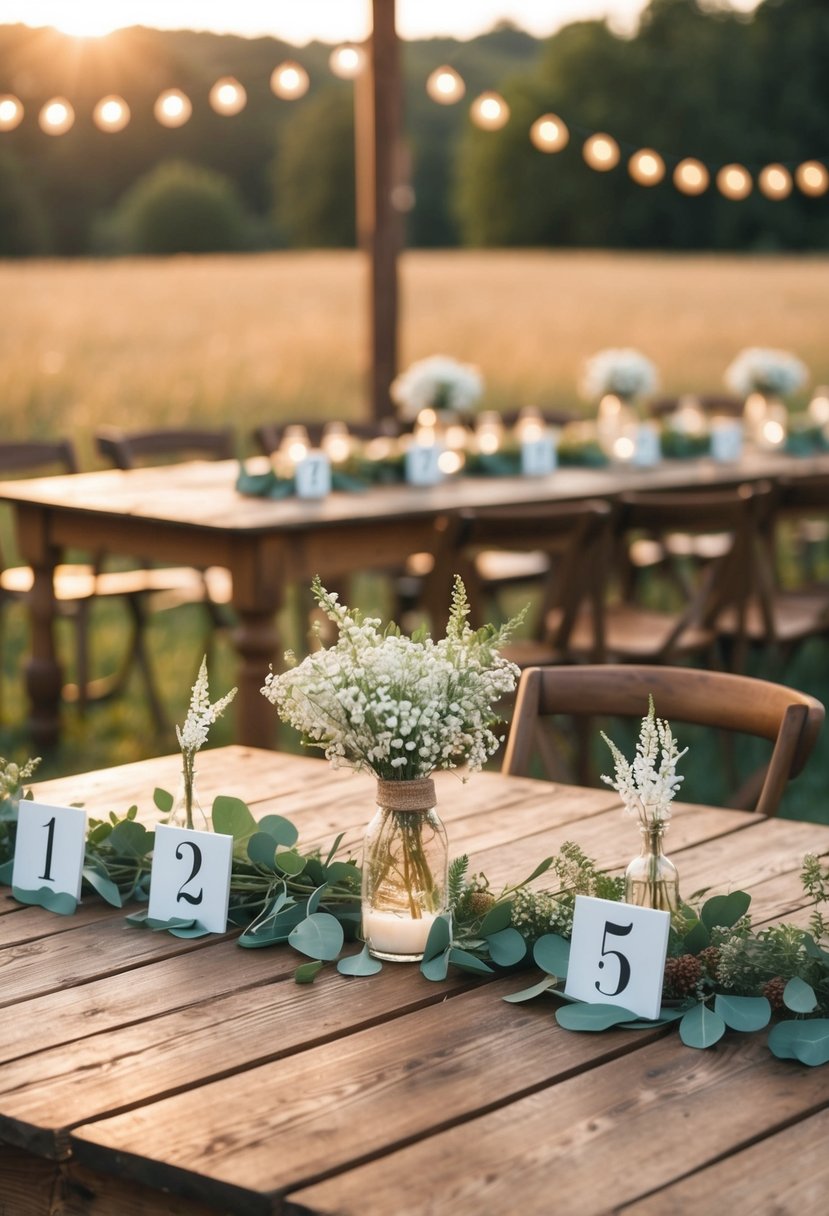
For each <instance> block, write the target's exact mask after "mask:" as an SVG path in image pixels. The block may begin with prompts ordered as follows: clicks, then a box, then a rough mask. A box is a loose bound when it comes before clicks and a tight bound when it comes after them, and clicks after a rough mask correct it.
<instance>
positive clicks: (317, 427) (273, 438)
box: [253, 418, 400, 456]
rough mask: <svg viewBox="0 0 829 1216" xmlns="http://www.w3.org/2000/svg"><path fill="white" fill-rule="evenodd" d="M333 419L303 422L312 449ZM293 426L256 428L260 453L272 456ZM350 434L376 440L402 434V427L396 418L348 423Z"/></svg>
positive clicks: (273, 424)
mask: <svg viewBox="0 0 829 1216" xmlns="http://www.w3.org/2000/svg"><path fill="white" fill-rule="evenodd" d="M330 421H331V419H327V418H321V419H320V418H316V419H311V420H310V421H307V422H303V423H302V424H301V425H302V426H304V427H305V430H306V431H307V433H308V438H309V440H310V442H311V446H312V447H315V448H316V447H319V445H320V442H321V441H322V437H323V434H324V433H325V428H326V427H327V426H328V424H329V422H330ZM291 425H293V424H292V423H291V422H290V421H282V422H263V423H261V424H260V425H259V426H258V427H256V428H255V430H254V432H253V438H254V440H255V441H256V444H257V445H258V447H259V449H260V451H262V452H263V453H264V454H265V455H266V456H270V455H271V454H272V453H273V452H275V451H276V450H277V448H278V447H279V445H280V443H281V442H282V437H283V435H284V434H285V430H286V428H287V427H289V426H291ZM345 425H346V426H347V427H348V433H349V434H350V435H353V436H354V437H355V438H357V439H376V438H377V437H378V436H382V435H387V436H395V435H398V434H399V433H400V426H399V424H398V422H397V420H396V419H395V418H381V419H380V420H379V421H374V422H348V421H346V423H345Z"/></svg>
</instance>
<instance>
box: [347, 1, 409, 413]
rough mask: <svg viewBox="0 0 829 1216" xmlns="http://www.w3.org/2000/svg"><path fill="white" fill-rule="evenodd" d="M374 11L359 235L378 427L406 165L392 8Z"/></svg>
mask: <svg viewBox="0 0 829 1216" xmlns="http://www.w3.org/2000/svg"><path fill="white" fill-rule="evenodd" d="M372 9H373V26H372V33H371V38H370V40H369V56H368V64H367V70H366V71H365V72H364V73H363V77H362V79H361V78H358V80H357V82H356V84H357V96H356V98H355V122H356V127H357V153H358V154H357V227H358V238H359V242H360V246H361V248H362V249H364V250H365V251H366V252H367V253H368V257H369V266H370V287H369V328H370V336H369V357H370V363H369V369H370V371H369V399H370V406H371V415H372V417H373V418H375V419H377V420H380V419H382V418H385V417H388V416H389V415H390V414H391V413H393V409H392V404H391V401H390V398H389V385H390V384H391V382H392V380H393V379H394V377H395V376H396V374H397V327H398V281H397V260H398V256H399V254H400V251H401V249H402V245H403V224H402V218H401V214H400V212H399V210H398V209H397V207H396V206H395V187H396V186H398V185H399V184H400V183H399V173H400V168H401V163H402V160H401V156H400V138H401V123H402V109H403V95H402V87H401V79H400V48H399V43H398V40H397V30H396V28H395V0H372Z"/></svg>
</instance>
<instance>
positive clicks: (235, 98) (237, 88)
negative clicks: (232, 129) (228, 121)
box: [209, 76, 248, 116]
mask: <svg viewBox="0 0 829 1216" xmlns="http://www.w3.org/2000/svg"><path fill="white" fill-rule="evenodd" d="M209 100H210V104H211V106H212V107H213V109H214V110H215V111H216V113H217V114H226V115H228V116H231V115H233V114H238V113H239V112H240V111H241V110H244V108H245V106H246V105H247V101H248V95H247V93H246V92H245V90H244V88H243V87H242V85H240V84H239V81H238V80H235V79H234V78H233V77H232V76H222V78H221V80H217V81H216V83H215V84H214V85H213V88H212V89H211V90H210V96H209Z"/></svg>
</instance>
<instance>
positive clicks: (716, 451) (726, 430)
mask: <svg viewBox="0 0 829 1216" xmlns="http://www.w3.org/2000/svg"><path fill="white" fill-rule="evenodd" d="M742 454H743V424H742V422H740V420H739V419H738V418H716V419H715V420H714V421H713V422H712V423H711V455H712V457H713V459H714V460H717V461H720V462H722V463H723V464H732V463H734V462H735V461H737V460H739V459H740V457H741V456H742Z"/></svg>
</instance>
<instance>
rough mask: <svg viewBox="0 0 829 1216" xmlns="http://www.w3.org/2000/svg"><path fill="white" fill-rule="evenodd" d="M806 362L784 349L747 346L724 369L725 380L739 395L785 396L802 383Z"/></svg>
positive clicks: (806, 378) (805, 376) (806, 376)
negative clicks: (765, 394)
mask: <svg viewBox="0 0 829 1216" xmlns="http://www.w3.org/2000/svg"><path fill="white" fill-rule="evenodd" d="M808 378H809V373H808V371H807V369H806V365H805V364H804V363H802V362H801V361H800V359H798V358H797V357H796V356H795V355H792V354H790V353H789V352H788V351H785V350H771V349H768V348H765V347H760V346H749V347H746V349H745V350H741V351H740V353H739V354H738V355H737V357H736V358H735V359H734V361H733V362H732V363H730V364H729V365H728V367H727V368H726V371H725V383H726V384H727V385H728V387H729V388H730V389H731V390H732V392H735V393H737V394H738V396H740V397H746V396H748V394H749V393H773V394H775V395H776V396H780V397H785V396H786V395H787V394H788V393H794V392H796V391H797V390H798V389H799V388H802V386H803V385H804V384H805V383H806V381H807V380H808Z"/></svg>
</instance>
